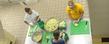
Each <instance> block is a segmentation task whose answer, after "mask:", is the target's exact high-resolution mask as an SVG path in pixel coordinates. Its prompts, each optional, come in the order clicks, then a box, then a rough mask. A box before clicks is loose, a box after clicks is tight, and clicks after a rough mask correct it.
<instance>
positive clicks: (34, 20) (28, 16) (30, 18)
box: [24, 7, 44, 44]
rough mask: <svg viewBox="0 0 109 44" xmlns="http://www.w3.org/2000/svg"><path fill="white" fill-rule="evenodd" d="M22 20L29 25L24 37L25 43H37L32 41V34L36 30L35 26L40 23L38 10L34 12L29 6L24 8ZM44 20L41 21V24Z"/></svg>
mask: <svg viewBox="0 0 109 44" xmlns="http://www.w3.org/2000/svg"><path fill="white" fill-rule="evenodd" d="M24 22H25V23H26V24H27V25H29V28H28V32H27V36H26V39H25V44H38V43H36V42H34V41H32V35H33V33H34V32H35V31H36V30H37V29H36V27H37V26H38V25H40V22H41V20H40V18H39V14H38V12H35V11H34V10H31V9H30V8H28V7H26V8H25V17H24ZM43 23H44V22H43V21H42V24H43Z"/></svg>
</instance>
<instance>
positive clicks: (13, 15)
mask: <svg viewBox="0 0 109 44" xmlns="http://www.w3.org/2000/svg"><path fill="white" fill-rule="evenodd" d="M80 2H81V3H82V4H83V5H84V7H85V8H84V9H85V14H88V9H87V4H86V3H87V2H86V0H84V1H80ZM66 5H67V0H39V2H37V3H34V4H30V6H29V7H31V8H32V9H35V10H36V11H38V12H39V14H40V17H41V18H42V19H43V20H44V21H46V20H47V19H48V18H50V17H56V18H58V19H60V20H63V19H67V18H68V16H67V15H66V13H65V7H66ZM24 15H25V14H24V6H22V5H19V4H10V3H5V4H2V5H0V20H1V22H2V24H3V28H4V29H5V30H6V31H8V32H10V33H12V34H13V35H14V36H15V37H16V39H17V40H16V44H24V40H25V37H26V32H27V28H28V26H27V25H26V24H25V23H24V22H23V21H24V19H23V18H24Z"/></svg>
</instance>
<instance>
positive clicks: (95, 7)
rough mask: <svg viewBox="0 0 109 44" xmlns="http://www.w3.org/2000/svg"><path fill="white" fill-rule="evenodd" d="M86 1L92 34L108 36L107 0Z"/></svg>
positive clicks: (108, 13)
mask: <svg viewBox="0 0 109 44" xmlns="http://www.w3.org/2000/svg"><path fill="white" fill-rule="evenodd" d="M88 2H89V9H90V17H91V24H92V32H93V34H94V35H101V36H104V35H105V36H109V31H108V30H109V20H108V19H109V3H108V2H109V0H88Z"/></svg>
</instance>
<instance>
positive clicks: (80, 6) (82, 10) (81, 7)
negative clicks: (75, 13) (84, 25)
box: [79, 4, 84, 14]
mask: <svg viewBox="0 0 109 44" xmlns="http://www.w3.org/2000/svg"><path fill="white" fill-rule="evenodd" d="M79 10H80V13H82V14H83V13H84V8H83V5H82V4H79Z"/></svg>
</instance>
